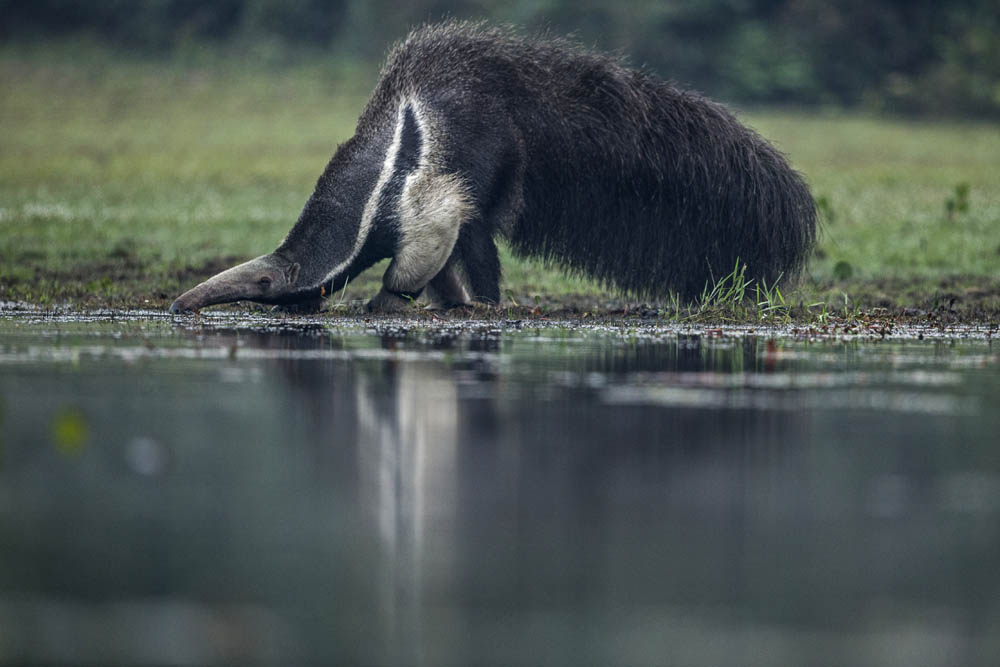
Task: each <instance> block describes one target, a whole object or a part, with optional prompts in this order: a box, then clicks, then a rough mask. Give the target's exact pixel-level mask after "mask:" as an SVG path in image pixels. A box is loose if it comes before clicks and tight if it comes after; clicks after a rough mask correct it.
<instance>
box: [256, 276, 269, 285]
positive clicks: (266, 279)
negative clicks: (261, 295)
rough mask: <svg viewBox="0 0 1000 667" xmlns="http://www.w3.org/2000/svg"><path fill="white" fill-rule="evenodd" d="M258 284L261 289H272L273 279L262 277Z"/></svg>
mask: <svg viewBox="0 0 1000 667" xmlns="http://www.w3.org/2000/svg"><path fill="white" fill-rule="evenodd" d="M257 283H258V284H259V285H260V286H261V287H265V288H266V287H270V286H271V277H270V276H261V279H260V280H258V281H257Z"/></svg>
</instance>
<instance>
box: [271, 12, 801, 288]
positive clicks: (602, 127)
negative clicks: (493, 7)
mask: <svg viewBox="0 0 1000 667" xmlns="http://www.w3.org/2000/svg"><path fill="white" fill-rule="evenodd" d="M408 98H415V99H417V100H419V101H420V103H421V104H422V105H424V106H426V108H428V109H429V110H430V111H431V112H432V113H433V115H434V116H435V118H438V119H440V121H441V122H440V123H439V125H440V128H439V129H440V136H435V137H422V136H420V133H419V131H418V130H416V129H414V127H415V126H413V127H410V130H409V131H404V133H403V139H404V140H403V142H402V143H401V149H400V153H399V157H398V158H397V163H396V166H395V171H394V175H393V179H392V181H391V182H390V186H389V187H387V188H386V190H385V191H384V192H383V197H382V199H383V200H384V201H380V203H379V215H378V216H377V218H376V224H375V227H373V229H372V233H371V235H370V236H369V238H368V240H367V242H366V244H365V247H364V248H363V250H362V252H361V253H360V254H359V255H358V257H357V258H356V259H355V260H354V262H353V263H352V264H351V266H349V267H348V268H347V269H346V270H345V271H344V272H342V273H341V274H340V275H338V276H336V277H335V278H334V279H333V281H332V287H334V288H337V287H340V286H342V285H343V282H344V280H345V279H347V278H350V277H353V275H356V274H357V273H360V271H362V270H363V269H364V268H367V267H368V266H370V265H371V264H372V263H374V262H375V261H377V260H378V259H380V258H382V257H387V256H391V255H392V254H393V252H394V251H395V250H396V244H397V243H398V241H399V234H398V229H394V226H396V225H398V224H399V221H398V218H397V217H396V216H395V215H393V214H392V208H393V202H394V200H395V199H397V198H398V197H399V189H398V187H397V186H398V184H399V181H398V180H397V178H401V177H405V175H406V174H407V173H409V171H410V170H412V169H413V168H415V166H416V165H415V162H413V159H414V157H413V156H414V155H419V148H420V145H421V142H422V141H431V140H433V141H436V142H438V148H439V150H440V152H441V155H442V163H443V164H442V165H441V167H442V168H443V169H444V170H445V171H446V172H448V173H455V174H458V175H459V176H460V177H461V178H462V179H463V180H464V181H465V183H466V184H467V186H468V189H469V195H470V197H471V199H472V202H473V203H474V210H475V213H474V215H473V216H472V219H470V220H468V221H466V222H465V223H464V224H463V225H462V227H461V232H460V234H459V237H458V241H457V243H456V244H455V249H454V252H453V254H452V256H451V259H450V260H449V262H450V263H451V264H452V265H459V266H460V267H461V268H462V269H463V270H464V273H465V275H466V277H467V283H468V286H469V288H470V289H471V292H472V294H473V296H474V297H475V298H477V299H479V300H483V301H491V302H496V301H498V300H499V296H500V292H499V280H500V264H499V260H498V258H497V251H496V245H495V243H494V238H495V237H496V236H506V237H507V238H508V239H509V240H510V243H511V245H512V247H513V248H514V250H515V251H516V252H518V253H520V254H523V255H533V256H539V257H542V258H544V259H546V260H550V261H553V262H556V263H558V264H560V265H562V266H564V267H566V268H568V269H570V270H573V271H578V272H580V273H584V274H587V275H590V276H593V277H595V278H597V279H599V280H601V281H603V282H605V283H607V284H610V285H613V286H616V287H618V288H620V289H622V290H623V291H625V292H627V293H630V294H633V295H636V296H640V297H656V296H662V295H666V294H668V293H669V292H671V291H672V292H675V293H678V294H679V295H680V296H681V297H683V298H685V299H692V298H695V297H697V296H698V295H699V294H700V293H701V291H702V289H703V288H704V287H705V285H706V283H711V282H712V281H713V280H715V279H718V278H720V277H722V276H723V275H725V274H727V273H729V272H730V271H732V269H733V267H734V265H735V264H736V261H737V259H739V260H740V261H741V262H742V263H744V264H746V265H747V266H748V270H747V275H748V277H755V278H759V279H764V280H767V281H768V283H769V284H770V283H773V282H774V281H775V280H776V279H777V278H778V276H780V275H783V276H784V277H785V278H786V279H787V278H791V277H794V276H795V274H797V273H798V271H799V270H800V269H801V267H802V265H803V262H804V260H805V257H806V255H807V251H808V250H809V248H810V246H811V245H812V243H813V240H814V236H815V229H816V215H815V208H814V203H813V200H812V197H811V196H810V194H809V190H808V188H807V187H806V185H805V184H804V182H803V180H802V178H801V177H800V176H799V175H798V174H797V173H796V172H795V171H794V170H792V169H791V167H790V166H789V165H788V163H787V162H786V160H785V158H784V157H783V156H782V155H781V153H779V152H778V151H777V150H776V149H775V148H774V147H773V146H771V145H770V144H769V143H767V142H766V141H765V140H764V139H762V138H761V137H760V136H758V135H757V134H756V133H755V132H753V131H752V130H749V129H747V128H746V127H744V126H743V125H742V124H740V123H739V121H737V120H736V119H735V118H734V116H733V115H732V114H731V113H729V112H728V111H727V110H726V109H725V108H723V107H722V106H721V105H719V104H716V103H714V102H712V101H709V100H707V99H705V98H704V97H701V96H700V95H698V94H697V93H693V92H690V91H685V90H681V89H679V88H677V87H675V86H673V85H671V84H668V83H665V82H663V81H661V80H659V79H657V78H655V77H653V76H652V75H650V74H647V73H645V72H642V71H636V70H631V69H627V68H625V67H623V66H622V65H621V64H620V63H619V62H618V61H617V60H616V59H614V58H611V57H608V56H604V55H598V54H594V53H590V52H587V51H584V50H582V49H581V48H579V47H578V46H576V45H574V44H572V43H569V42H566V41H563V40H559V39H532V38H524V37H521V36H518V35H517V34H516V33H514V32H512V31H510V30H506V29H497V28H488V27H485V26H482V25H479V24H467V23H445V24H442V25H437V26H430V27H425V28H421V29H419V30H417V31H415V32H413V33H412V34H411V35H410V36H409V37H408V38H407V39H406V40H405V41H403V42H402V43H401V44H399V45H398V46H397V47H396V48H395V49H394V50H393V51H392V53H391V54H390V56H389V58H388V61H387V63H386V65H385V67H384V69H383V71H382V74H381V77H380V79H379V82H378V84H377V86H376V88H375V91H374V93H373V94H372V97H371V100H370V101H369V103H368V105H367V106H366V108H365V110H364V112H363V113H362V115H361V118H360V120H359V122H358V126H357V131H356V134H355V136H354V137H353V138H352V139H351V140H349V141H348V142H347V143H346V144H344V145H343V146H341V147H340V148H339V149H338V151H337V153H336V154H335V155H334V157H333V159H332V160H331V162H330V164H329V166H328V167H327V169H326V170H325V172H324V173H323V175H322V176H321V177H320V179H319V182H318V183H317V186H316V192H315V193H314V194H313V196H312V197H311V198H310V201H309V202H308V203H307V205H306V207H305V210H304V211H303V213H302V216H301V217H300V219H299V222H298V223H297V224H296V226H295V227H294V228H293V229H292V231H291V232H290V233H289V236H288V238H287V239H286V240H285V242H284V243H283V244H282V247H281V248H279V250H278V253H280V254H283V255H285V256H287V257H289V258H293V259H294V260H295V261H298V262H300V263H301V265H302V275H301V277H300V278H299V284H300V285H302V286H303V288H304V289H309V288H312V287H314V286H316V285H318V284H319V282H318V281H321V280H322V277H323V276H325V274H326V272H328V271H330V270H331V269H332V267H335V266H337V265H338V263H339V262H340V261H343V259H344V258H345V257H346V253H348V252H350V250H351V248H352V247H353V242H354V239H355V238H356V235H357V229H358V221H359V219H360V217H361V212H362V209H363V207H364V205H365V202H366V200H367V198H368V196H369V194H370V193H371V191H372V188H373V187H374V183H375V180H376V179H377V178H378V174H379V170H380V168H381V166H382V163H383V160H384V157H385V154H386V150H387V148H388V146H389V144H390V142H391V140H392V134H393V131H394V127H395V125H396V122H397V118H398V113H399V107H400V105H401V104H402V103H404V101H405V100H406V99H408ZM406 113H407V114H410V111H409V110H407V112H406ZM411 122H414V121H413V118H412V116H411V115H407V123H408V124H409V123H411ZM408 142H409V143H408ZM394 184H395V185H394ZM414 287H415V288H422V287H423V285H419V286H414Z"/></svg>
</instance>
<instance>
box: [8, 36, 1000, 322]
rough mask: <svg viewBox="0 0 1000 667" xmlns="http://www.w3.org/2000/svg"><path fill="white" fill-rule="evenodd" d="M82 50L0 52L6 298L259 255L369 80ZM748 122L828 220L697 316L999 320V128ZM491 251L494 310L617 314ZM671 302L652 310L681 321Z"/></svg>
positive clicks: (165, 292)
mask: <svg viewBox="0 0 1000 667" xmlns="http://www.w3.org/2000/svg"><path fill="white" fill-rule="evenodd" d="M84 52H85V53H86V54H87V56H88V57H87V58H78V59H74V58H72V57H70V56H69V55H68V53H67V52H66V51H58V50H57V51H56V53H55V55H51V54H49V55H46V54H43V53H41V52H38V51H36V52H34V53H30V54H28V53H25V52H24V51H16V50H11V49H7V50H2V51H0V86H2V88H3V90H4V95H3V96H0V127H3V133H2V135H0V300H22V301H29V302H32V303H37V304H42V305H48V304H65V303H69V304H72V305H74V306H76V307H89V306H112V307H120V306H148V307H155V308H163V307H165V306H166V305H167V304H168V303H169V301H170V300H171V299H172V298H173V297H174V296H176V295H177V294H178V293H179V292H180V291H182V290H183V289H186V288H188V287H190V286H191V285H193V284H195V283H196V282H198V281H199V280H201V279H203V278H204V277H206V276H208V275H210V274H212V273H214V272H215V271H217V270H220V269H222V268H225V267H227V266H229V265H231V264H233V263H235V262H237V261H241V260H243V259H246V258H248V257H252V256H256V255H259V254H263V253H265V252H268V251H269V250H271V249H273V248H274V247H275V246H276V245H277V244H278V243H279V242H280V241H281V239H282V238H283V236H284V234H285V233H286V232H287V231H288V229H289V228H290V227H291V225H292V224H293V223H294V221H295V219H296V217H297V215H298V212H299V210H300V209H301V206H302V204H303V203H304V202H305V200H306V198H307V197H308V196H309V194H310V192H311V191H312V188H313V185H314V184H315V181H316V178H317V176H318V175H319V173H320V172H321V171H322V169H323V167H324V165H325V164H326V162H327V160H328V159H329V158H330V155H331V154H332V153H333V151H334V149H335V148H336V145H337V143H338V142H340V141H343V140H344V139H346V138H347V137H349V136H350V134H351V133H352V131H353V126H354V122H355V120H356V118H357V115H358V113H359V111H360V109H361V107H362V105H363V104H364V100H365V98H366V96H367V94H368V92H369V90H370V88H371V86H372V83H373V80H374V78H373V77H374V74H373V72H372V71H370V70H367V69H364V68H352V67H348V66H347V65H345V64H344V63H336V62H334V63H323V64H319V65H315V64H314V65H298V66H294V67H287V68H284V69H257V70H247V69H243V68H241V67H240V66H239V65H238V64H237V63H235V62H233V61H227V60H218V61H212V60H211V59H209V60H208V61H206V62H202V63H200V64H191V63H186V64H180V63H163V62H138V61H134V60H126V61H120V60H117V59H116V56H115V54H113V53H109V52H105V51H101V50H99V49H93V48H91V49H84ZM744 119H745V120H746V121H747V122H748V123H749V124H750V125H752V126H754V127H755V128H757V129H758V130H759V131H760V132H761V133H762V134H764V135H765V136H767V137H769V138H771V139H772V140H774V141H775V142H776V143H777V144H778V145H779V146H780V147H781V148H782V149H783V150H784V151H785V152H786V153H787V154H788V155H789V156H790V158H791V160H792V162H793V163H794V164H795V166H796V167H797V168H798V169H799V170H801V171H802V172H803V173H805V174H806V176H807V178H808V180H809V181H810V183H811V185H812V188H813V191H814V193H815V195H816V196H817V198H818V200H819V201H820V203H821V209H822V210H823V213H824V218H825V224H824V229H823V233H822V235H821V240H820V243H819V245H818V247H817V249H816V252H815V256H814V257H813V258H812V259H811V261H810V263H809V266H808V269H807V271H806V275H805V276H804V279H803V280H802V281H801V282H800V284H799V286H798V287H795V288H792V287H791V286H787V285H782V284H779V285H770V286H765V285H754V284H746V281H744V283H745V284H743V285H737V284H735V282H734V281H735V279H736V278H737V277H736V276H730V279H731V280H730V283H729V284H721V285H716V286H706V297H707V298H708V300H707V301H704V302H703V303H702V304H700V305H699V306H698V308H699V309H700V311H699V313H697V316H698V317H711V316H713V313H714V314H715V315H714V316H718V317H720V318H725V317H730V316H731V317H732V318H734V319H766V318H771V319H774V318H780V319H787V318H803V317H814V318H815V317H818V316H821V315H819V313H822V312H825V313H827V314H829V313H833V312H840V311H842V310H843V304H844V299H845V295H847V296H846V299H847V301H848V303H850V304H852V305H853V308H855V309H856V310H857V309H868V308H874V307H884V308H894V309H899V310H900V311H902V310H903V309H906V308H910V309H915V310H920V311H921V312H927V311H932V310H934V309H941V308H948V309H951V310H955V309H962V308H965V309H966V310H967V311H968V314H969V316H970V317H980V318H986V319H996V318H997V315H998V313H1000V133H998V132H996V127H995V126H991V125H985V124H974V123H958V122H941V123H929V122H912V121H902V120H897V119H878V118H872V117H861V116H850V115H815V114H813V115H804V114H798V113H784V112H781V113H775V112H770V113H749V114H746V115H744ZM502 261H503V265H504V270H505V285H504V287H503V290H502V291H503V293H504V294H505V295H507V297H505V304H504V305H505V306H507V305H513V304H517V305H518V306H520V307H524V306H528V307H531V308H533V309H534V310H535V311H539V310H541V311H544V310H546V309H558V308H565V307H569V308H574V307H577V306H576V304H582V305H579V306H578V307H579V308H580V309H587V310H594V309H600V308H604V309H615V308H625V307H626V306H625V304H627V301H628V300H626V299H622V298H621V297H619V296H617V295H615V294H614V293H612V292H608V291H606V290H603V289H602V288H601V287H600V286H599V285H596V284H595V283H593V282H591V281H588V280H586V279H582V278H579V277H575V276H568V275H566V274H565V273H563V272H561V271H558V270H552V269H549V268H546V267H545V266H543V265H542V264H540V263H538V262H533V261H524V260H518V259H517V258H514V257H512V256H511V255H510V253H509V252H508V251H507V250H506V249H504V250H503V256H502ZM377 268H378V267H377ZM379 277H380V272H378V271H377V269H376V270H375V271H369V272H367V273H366V274H365V275H363V276H361V277H359V278H358V279H357V280H356V281H354V282H353V283H352V284H351V285H350V286H349V287H348V289H347V291H346V293H343V294H341V293H338V295H337V299H338V301H339V302H340V303H341V304H344V303H348V302H350V301H351V300H352V299H360V298H364V297H366V296H370V295H372V294H373V293H374V292H375V291H376V289H377V284H378V281H379ZM734 290H735V291H734ZM737 293H738V294H739V295H740V296H741V297H742V298H741V299H739V300H738V301H737V300H734V297H735V295H736V294H737ZM508 301H509V304H508ZM726 303H728V304H729V307H728V310H727V307H724V304H726ZM735 303H739V304H746V305H745V306H741V307H740V308H734V307H732V306H733V304H735ZM713 304H714V305H713ZM675 305H676V306H677V307H676V308H673V309H672V306H671V303H670V302H669V300H668V301H667V302H665V303H662V304H656V308H657V309H659V311H660V312H663V313H673V316H681V315H679V313H681V311H682V309H683V308H682V307H681V306H680V305H679V304H675ZM810 306H813V307H812V308H810ZM633 308H634V304H633ZM726 313H728V314H726ZM691 315H692V311H691V309H690V307H689V308H688V310H687V311H686V315H683V316H685V317H687V316H691Z"/></svg>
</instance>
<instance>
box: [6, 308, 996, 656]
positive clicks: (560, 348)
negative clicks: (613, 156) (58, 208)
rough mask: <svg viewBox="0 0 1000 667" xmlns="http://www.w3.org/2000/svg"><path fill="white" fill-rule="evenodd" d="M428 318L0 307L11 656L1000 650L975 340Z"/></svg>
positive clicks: (982, 345) (991, 456)
mask: <svg viewBox="0 0 1000 667" xmlns="http://www.w3.org/2000/svg"><path fill="white" fill-rule="evenodd" d="M414 326H417V328H413V327H414ZM427 326H428V325H426V324H423V325H405V324H398V325H394V324H391V323H381V324H379V323H365V322H347V323H342V324H330V323H328V322H306V321H280V320H279V321H271V322H268V321H266V320H256V321H254V320H234V319H230V318H227V317H225V316H218V317H215V318H212V317H205V318H203V319H202V320H200V321H198V322H194V321H192V320H187V319H186V320H178V321H177V322H171V321H170V320H166V319H158V318H152V317H147V318H136V319H124V320H122V319H119V320H116V321H107V320H100V319H98V320H96V321H82V320H80V319H79V318H77V319H72V318H65V319H60V318H44V319H39V318H34V319H29V318H25V317H8V318H4V319H0V663H2V664H53V663H55V664H220V663H226V664H345V665H368V664H384V665H411V664H412V665H473V664H477V665H478V664H486V665H522V664H524V665H536V664H545V665H659V664H678V665H724V664H733V665H736V664H739V665H811V664H815V665H848V664H850V665H960V664H967V665H994V664H997V662H996V660H997V656H1000V435H998V434H1000V411H998V408H1000V353H998V350H997V349H996V346H995V345H992V344H991V343H990V342H989V341H988V340H985V339H981V338H980V339H975V338H972V339H964V338H960V337H959V338H951V339H948V338H945V339H936V340H929V339H928V340H922V341H921V340H915V339H910V340H883V341H869V340H864V339H851V340H840V339H835V338H834V339H825V340H807V339H805V338H802V337H798V338H797V337H788V336H783V337H774V334H773V332H770V333H769V332H763V333H761V332H757V333H750V332H746V331H742V332H739V331H737V332H726V335H724V336H722V337H715V336H716V332H706V331H700V332H699V331H696V330H681V331H677V330H672V329H662V328H656V327H638V328H637V327H630V328H616V327H603V328H602V327H593V328H572V327H570V328H566V327H558V326H545V327H543V328H536V327H535V326H534V325H531V324H523V323H521V324H517V323H508V324H502V323H491V324H471V325H469V324H465V325H462V326H460V327H456V328H451V327H449V326H448V325H441V326H438V327H432V328H427ZM421 327H423V328H421Z"/></svg>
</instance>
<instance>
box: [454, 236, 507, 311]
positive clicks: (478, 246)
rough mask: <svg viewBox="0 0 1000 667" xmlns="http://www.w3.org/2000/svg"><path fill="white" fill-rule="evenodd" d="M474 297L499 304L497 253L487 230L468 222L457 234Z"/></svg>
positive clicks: (468, 282) (459, 248)
mask: <svg viewBox="0 0 1000 667" xmlns="http://www.w3.org/2000/svg"><path fill="white" fill-rule="evenodd" d="M456 254H459V255H460V256H461V258H462V264H463V265H464V266H463V268H464V269H465V275H466V276H467V289H468V290H469V291H470V293H471V294H470V295H471V296H472V298H473V300H475V301H480V302H482V303H490V304H494V305H495V304H498V303H500V255H499V254H498V253H497V244H496V243H495V242H494V241H493V237H492V236H490V234H489V231H488V229H483V228H479V229H477V228H476V226H475V225H468V226H466V227H463V228H462V233H461V234H460V235H459V237H458V253H456Z"/></svg>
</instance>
